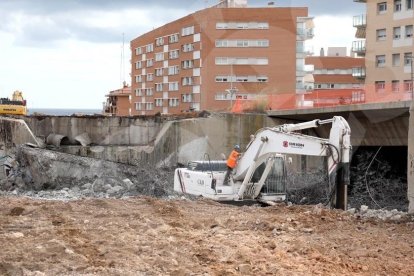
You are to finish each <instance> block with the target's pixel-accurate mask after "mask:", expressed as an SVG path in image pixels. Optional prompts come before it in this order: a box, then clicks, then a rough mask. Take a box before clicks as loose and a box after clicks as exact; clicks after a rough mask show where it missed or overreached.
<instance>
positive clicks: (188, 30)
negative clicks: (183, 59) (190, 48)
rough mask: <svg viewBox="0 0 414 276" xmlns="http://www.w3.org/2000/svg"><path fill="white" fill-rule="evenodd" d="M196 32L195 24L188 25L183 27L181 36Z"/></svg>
mask: <svg viewBox="0 0 414 276" xmlns="http://www.w3.org/2000/svg"><path fill="white" fill-rule="evenodd" d="M192 34H194V26H190V27H186V28H182V29H181V36H187V35H192Z"/></svg>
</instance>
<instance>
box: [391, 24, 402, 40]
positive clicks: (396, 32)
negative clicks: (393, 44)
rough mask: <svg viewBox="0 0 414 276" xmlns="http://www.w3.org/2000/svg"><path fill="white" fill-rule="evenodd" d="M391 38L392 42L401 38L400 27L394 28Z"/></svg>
mask: <svg viewBox="0 0 414 276" xmlns="http://www.w3.org/2000/svg"><path fill="white" fill-rule="evenodd" d="M393 37H394V40H397V39H400V38H401V27H394V31H393Z"/></svg>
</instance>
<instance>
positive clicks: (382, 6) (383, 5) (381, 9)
mask: <svg viewBox="0 0 414 276" xmlns="http://www.w3.org/2000/svg"><path fill="white" fill-rule="evenodd" d="M377 12H378V13H379V14H383V13H385V12H387V2H381V3H378V4H377Z"/></svg>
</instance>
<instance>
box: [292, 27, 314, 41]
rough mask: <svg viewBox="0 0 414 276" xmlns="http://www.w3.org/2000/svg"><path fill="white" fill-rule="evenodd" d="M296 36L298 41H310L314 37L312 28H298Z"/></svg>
mask: <svg viewBox="0 0 414 276" xmlns="http://www.w3.org/2000/svg"><path fill="white" fill-rule="evenodd" d="M296 34H297V36H298V40H308V39H312V38H313V37H314V35H315V33H314V30H313V28H309V29H303V28H298V29H297V33H296Z"/></svg>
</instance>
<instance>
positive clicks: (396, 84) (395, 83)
mask: <svg viewBox="0 0 414 276" xmlns="http://www.w3.org/2000/svg"><path fill="white" fill-rule="evenodd" d="M398 91H400V81H398V80H393V81H392V92H398Z"/></svg>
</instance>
